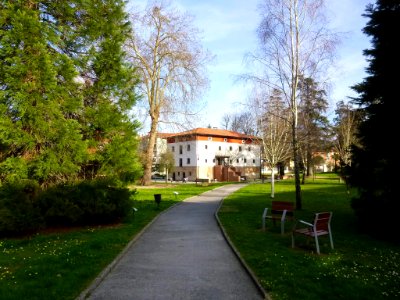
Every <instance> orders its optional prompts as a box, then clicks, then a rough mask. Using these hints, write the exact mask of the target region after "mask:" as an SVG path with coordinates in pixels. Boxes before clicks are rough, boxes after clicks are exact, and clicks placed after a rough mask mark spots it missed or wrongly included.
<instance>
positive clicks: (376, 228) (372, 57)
mask: <svg viewBox="0 0 400 300" xmlns="http://www.w3.org/2000/svg"><path fill="white" fill-rule="evenodd" d="M365 16H366V17H368V18H369V21H368V23H367V25H366V27H365V28H364V33H366V34H367V35H368V36H369V37H370V38H371V42H372V48H371V49H368V50H365V51H364V54H365V56H366V57H367V58H368V61H369V66H368V68H367V72H368V74H369V75H368V76H367V77H366V78H365V79H364V81H363V82H362V83H360V84H359V85H357V86H355V87H354V89H355V90H356V91H357V92H358V93H359V98H358V99H357V102H358V104H360V106H361V108H362V110H363V113H365V118H364V119H363V120H362V122H361V125H360V127H359V132H358V142H359V146H354V147H353V151H352V175H351V183H352V184H353V185H354V186H356V187H357V188H358V190H359V197H358V198H356V199H353V202H352V206H353V208H354V209H355V212H356V214H357V216H358V217H359V220H360V224H361V225H362V227H363V229H365V230H367V231H369V232H371V233H373V234H375V235H377V236H380V237H383V236H386V237H391V238H394V239H397V240H398V239H399V234H398V233H399V229H400V225H399V224H400V223H399V222H398V211H399V210H400V201H399V199H398V198H399V196H398V191H397V188H396V187H397V186H398V179H397V176H396V175H395V174H396V173H397V171H398V169H399V163H398V162H399V160H398V151H397V147H396V146H395V143H394V139H395V138H396V136H395V135H393V133H392V132H391V131H392V129H393V126H394V125H395V122H396V121H397V119H398V99H399V96H398V78H399V76H398V72H399V69H400V58H399V53H400V44H399V43H398V38H397V36H398V29H399V25H400V3H399V1H397V0H378V1H377V2H376V3H375V4H374V5H369V6H367V9H366V14H365Z"/></svg>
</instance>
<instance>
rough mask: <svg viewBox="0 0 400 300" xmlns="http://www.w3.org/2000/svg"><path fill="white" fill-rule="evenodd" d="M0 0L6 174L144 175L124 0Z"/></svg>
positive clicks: (4, 178) (56, 177) (53, 179)
mask: <svg viewBox="0 0 400 300" xmlns="http://www.w3.org/2000/svg"><path fill="white" fill-rule="evenodd" d="M0 5H1V9H0V60H1V61H2V64H1V65H0V114H1V117H0V174H1V175H0V183H1V182H9V181H15V180H21V179H33V180H35V181H37V182H39V184H41V185H42V186H47V185H49V184H53V183H59V182H66V181H70V180H74V179H78V178H94V177H96V176H99V175H102V176H104V175H111V174H112V175H113V176H117V177H120V178H121V179H122V178H124V179H127V178H131V177H132V176H135V175H136V176H137V173H138V162H137V158H136V157H137V156H136V154H135V152H136V147H137V138H136V129H137V126H138V124H137V123H136V122H134V121H132V120H130V119H129V117H128V112H129V110H130V109H131V108H132V106H133V105H134V104H135V94H134V92H133V90H134V89H133V87H134V85H135V84H136V79H135V77H134V72H133V71H132V70H133V69H132V67H131V66H129V65H127V64H126V63H125V60H124V58H125V53H124V52H123V50H122V45H123V43H124V42H125V39H126V37H127V35H128V34H129V27H130V26H129V23H128V22H127V18H126V17H127V16H126V14H125V12H124V1H118V0H117V1H115V0H113V1H111V0H105V1H101V0H92V1H79V0H75V1H62V0H58V1H50V0H30V1H25V0H16V1H2V2H1V4H0ZM88 170H90V176H88Z"/></svg>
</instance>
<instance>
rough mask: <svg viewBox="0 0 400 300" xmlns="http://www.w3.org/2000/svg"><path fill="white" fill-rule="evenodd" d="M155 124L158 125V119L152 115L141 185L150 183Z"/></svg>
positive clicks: (155, 135) (155, 134) (155, 136)
mask: <svg viewBox="0 0 400 300" xmlns="http://www.w3.org/2000/svg"><path fill="white" fill-rule="evenodd" d="M157 125H158V119H157V118H154V117H153V118H152V120H151V127H150V132H149V140H148V143H147V149H146V155H145V160H146V161H145V166H144V174H143V180H142V185H149V184H150V183H151V169H152V166H153V157H154V145H155V143H156V138H157Z"/></svg>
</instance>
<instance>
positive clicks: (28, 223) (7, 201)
mask: <svg viewBox="0 0 400 300" xmlns="http://www.w3.org/2000/svg"><path fill="white" fill-rule="evenodd" d="M39 193H40V188H39V185H38V184H37V183H36V182H35V181H32V180H22V181H19V182H13V183H5V184H4V185H2V186H1V187H0V236H8V235H18V234H23V233H27V232H31V231H36V230H38V229H40V228H42V227H44V225H45V222H44V219H43V217H42V216H41V215H40V211H39V209H38V206H37V203H36V199H37V195H38V194H39Z"/></svg>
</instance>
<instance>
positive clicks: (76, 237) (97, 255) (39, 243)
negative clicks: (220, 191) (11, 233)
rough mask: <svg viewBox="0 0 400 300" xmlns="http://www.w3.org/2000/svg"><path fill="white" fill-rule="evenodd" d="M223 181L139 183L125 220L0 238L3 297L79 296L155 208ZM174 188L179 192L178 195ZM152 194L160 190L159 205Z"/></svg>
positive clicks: (169, 204)
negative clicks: (107, 224) (135, 209)
mask: <svg viewBox="0 0 400 300" xmlns="http://www.w3.org/2000/svg"><path fill="white" fill-rule="evenodd" d="M221 185H222V184H221V183H216V184H212V185H209V186H201V185H199V186H196V185H193V184H178V185H171V184H168V185H165V184H157V185H156V186H151V187H137V191H138V193H137V195H136V200H135V201H134V206H135V207H136V208H137V211H136V212H135V214H134V215H132V216H131V217H130V218H129V219H127V220H125V221H124V222H123V223H121V224H112V225H110V226H101V227H85V228H74V229H65V228H64V229H58V230H54V231H53V232H49V231H47V232H42V233H39V234H36V235H33V236H29V237H24V238H18V239H17V238H15V239H0V298H1V299H4V300H5V299H7V300H8V299H10V300H11V299H18V300H20V299H32V300H33V299H40V300H45V299H52V300H53V299H75V298H76V297H77V296H78V295H79V294H80V292H81V291H83V290H84V289H85V288H86V287H87V286H88V285H89V284H90V283H91V282H92V280H93V279H94V278H95V277H96V276H97V275H98V274H99V273H100V272H101V271H102V270H103V269H104V268H105V267H106V266H107V265H108V264H109V263H110V262H111V261H112V260H113V259H114V258H115V257H116V256H117V255H118V254H119V253H120V252H121V251H122V250H123V249H124V247H125V246H126V245H127V244H128V243H129V241H130V240H131V239H132V238H133V237H134V236H135V235H136V234H137V233H138V232H139V231H140V230H141V229H142V228H143V227H144V226H146V224H148V223H149V222H150V221H151V220H152V219H154V217H155V216H156V215H157V214H159V213H160V212H161V211H163V210H165V209H167V208H168V207H170V206H172V205H174V204H175V203H177V201H181V200H183V199H185V198H187V197H190V196H194V195H197V194H200V193H202V192H204V191H207V190H210V189H213V188H215V187H218V186H221ZM132 188H135V187H132ZM174 191H177V192H178V193H179V195H178V198H177V199H175V195H174V194H173V192H174ZM154 194H161V195H162V201H161V203H160V206H159V207H157V205H156V204H155V201H154Z"/></svg>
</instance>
